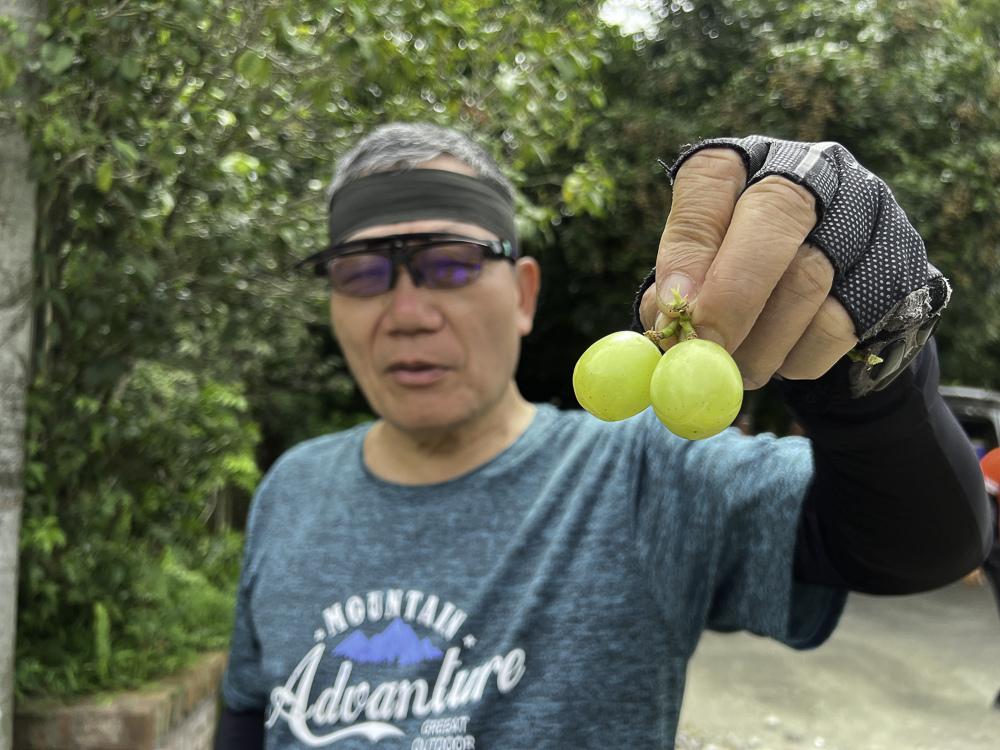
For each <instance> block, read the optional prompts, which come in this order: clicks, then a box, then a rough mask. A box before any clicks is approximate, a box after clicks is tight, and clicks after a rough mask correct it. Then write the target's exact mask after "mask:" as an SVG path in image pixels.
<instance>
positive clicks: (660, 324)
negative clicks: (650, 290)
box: [653, 313, 670, 331]
mask: <svg viewBox="0 0 1000 750" xmlns="http://www.w3.org/2000/svg"><path fill="white" fill-rule="evenodd" d="M668 325H670V318H668V317H667V316H666V315H664V314H663V313H659V314H658V315H657V316H656V322H655V323H654V324H653V330H654V331H662V330H663V329H664V328H666V327H667V326H668Z"/></svg>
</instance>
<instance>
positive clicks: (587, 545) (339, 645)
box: [223, 405, 846, 750]
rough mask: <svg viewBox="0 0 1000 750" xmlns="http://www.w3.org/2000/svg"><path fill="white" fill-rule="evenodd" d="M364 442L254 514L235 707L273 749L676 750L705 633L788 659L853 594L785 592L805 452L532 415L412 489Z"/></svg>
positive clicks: (328, 458) (228, 684)
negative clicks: (500, 445) (505, 438)
mask: <svg viewBox="0 0 1000 750" xmlns="http://www.w3.org/2000/svg"><path fill="white" fill-rule="evenodd" d="M367 429H368V426H361V427H357V428H355V429H352V430H349V431H346V432H342V433H337V434H334V435H329V436H326V437H322V438H318V439H316V440H312V441H309V442H307V443H303V444H302V445H299V446H297V447H296V448H294V449H292V450H291V451H289V452H288V453H287V454H285V455H284V456H283V457H282V458H281V460H280V461H278V462H277V463H276V464H275V466H274V467H273V468H272V470H271V471H270V472H269V473H268V476H267V477H266V478H265V479H264V481H263V482H262V484H261V486H260V488H259V490H258V492H257V495H256V497H255V499H254V503H253V507H252V511H251V515H250V521H249V526H248V532H247V547H246V555H245V560H244V566H243V573H242V579H241V583H240V589H239V598H238V603H237V614H236V627H235V631H234V635H233V645H232V654H231V658H230V663H229V668H228V670H227V673H226V676H225V680H224V684H223V695H224V698H225V701H226V704H227V705H228V706H229V707H230V708H232V709H233V710H235V711H245V710H253V709H256V710H260V709H261V708H265V714H266V716H267V725H268V729H267V745H266V746H267V748H268V750H278V749H279V748H281V749H284V748H301V747H333V748H338V749H340V748H366V749H367V750H370V749H371V748H372V747H373V744H372V743H373V742H375V743H377V744H376V745H374V747H377V748H387V749H389V748H392V749H398V748H411V749H412V750H456V749H457V748H461V749H462V750H471V749H472V748H475V749H476V750H492V749H494V748H527V747H532V748H567V747H641V748H653V747H656V748H671V747H673V743H674V735H675V733H676V729H677V719H678V714H679V711H680V705H681V697H682V694H683V691H684V676H685V671H686V667H687V662H688V659H689V658H690V656H691V654H692V652H693V651H694V648H695V646H696V644H697V643H698V638H699V636H700V634H701V633H702V631H703V630H704V629H706V628H709V629H715V630H723V631H731V630H749V631H751V632H754V633H758V634H760V635H764V636H770V637H772V638H776V639H778V640H780V641H783V642H784V643H786V644H788V645H790V646H793V647H795V648H810V647H813V646H816V645H819V644H820V643H821V642H822V641H823V640H824V639H825V638H826V637H827V636H828V635H829V634H830V632H831V630H832V629H833V627H834V625H835V624H836V621H837V618H838V617H839V614H840V612H841V609H842V608H843V604H844V600H845V597H846V592H842V591H836V590H833V589H826V588H822V587H817V586H806V585H802V584H797V583H793V581H792V555H793V549H794V544H795V531H796V523H797V519H798V513H799V506H800V504H801V502H802V499H803V497H804V495H805V491H806V489H807V487H808V484H809V482H810V479H811V476H812V454H811V450H810V447H809V443H808V441H806V440H803V439H799V438H785V439H781V440H777V439H774V438H772V437H769V436H759V437H756V438H746V437H743V436H742V435H740V434H739V433H738V432H736V431H735V430H729V431H727V432H725V433H723V434H721V435H718V436H716V437H714V438H709V439H707V440H702V441H697V442H690V441H686V440H682V439H680V438H677V437H675V436H673V435H671V434H670V433H669V432H667V430H665V429H664V428H663V427H662V426H661V425H660V424H659V422H658V421H657V420H656V418H655V416H654V415H653V414H652V411H651V410H647V411H646V412H644V413H643V414H642V415H640V416H638V417H635V418H633V419H629V420H626V421H624V422H618V423H613V424H607V423H603V422H599V421H598V420H596V419H594V418H593V417H591V416H590V415H588V414H586V413H584V412H560V411H558V410H556V409H555V408H553V407H550V406H545V405H542V406H539V407H538V413H537V414H536V416H535V418H534V420H533V422H532V423H531V425H530V426H529V428H528V429H527V430H526V431H525V433H524V434H523V435H522V436H521V437H520V438H519V439H518V440H517V441H516V442H515V443H514V444H513V445H511V446H510V447H509V448H508V449H506V450H505V451H503V452H502V453H501V454H500V455H498V456H496V457H495V458H493V459H492V460H490V461H489V462H487V463H486V464H484V465H482V466H480V467H479V468H477V469H475V470H474V471H471V472H469V473H468V474H465V475H463V476H461V477H458V478H456V479H452V480H450V481H447V482H442V483H439V484H434V485H424V486H404V485H398V484H393V483H391V482H386V481H383V480H381V479H379V478H378V477H376V476H374V475H373V474H372V473H371V472H370V471H368V469H367V468H366V467H365V465H364V463H363V460H362V441H363V439H364V436H365V434H366V431H367Z"/></svg>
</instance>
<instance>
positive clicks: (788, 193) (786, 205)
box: [741, 175, 816, 237]
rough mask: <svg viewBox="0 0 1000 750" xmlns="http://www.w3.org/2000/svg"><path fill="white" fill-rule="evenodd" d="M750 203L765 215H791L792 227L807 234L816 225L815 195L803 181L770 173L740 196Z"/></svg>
mask: <svg viewBox="0 0 1000 750" xmlns="http://www.w3.org/2000/svg"><path fill="white" fill-rule="evenodd" d="M741 201H743V202H744V203H745V204H747V205H751V206H753V207H754V208H755V209H756V210H758V211H761V212H762V213H763V216H765V217H773V218H774V219H777V220H778V223H779V224H780V223H784V222H781V219H783V218H785V219H789V220H790V221H791V222H792V226H791V229H792V230H793V231H794V232H795V233H796V234H801V236H802V237H805V236H806V235H807V234H809V232H811V231H812V229H813V227H814V226H815V225H816V196H814V195H813V194H812V193H811V192H810V191H809V190H808V189H807V188H805V187H803V186H802V185H796V184H795V183H794V182H791V181H790V180H787V179H785V178H784V177H779V176H777V175H770V176H768V177H765V178H764V179H763V180H761V181H760V182H756V183H754V184H753V185H751V186H750V187H749V188H747V190H746V192H745V193H744V194H743V197H742V198H741Z"/></svg>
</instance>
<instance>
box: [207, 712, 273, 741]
mask: <svg viewBox="0 0 1000 750" xmlns="http://www.w3.org/2000/svg"><path fill="white" fill-rule="evenodd" d="M213 747H214V749H215V750H264V709H261V710H260V711H240V712H236V711H233V710H231V709H230V708H229V707H227V706H223V707H222V714H221V715H220V716H219V728H218V729H217V730H216V732H215V745H214V746H213Z"/></svg>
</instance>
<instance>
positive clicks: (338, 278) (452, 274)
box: [298, 234, 517, 297]
mask: <svg viewBox="0 0 1000 750" xmlns="http://www.w3.org/2000/svg"><path fill="white" fill-rule="evenodd" d="M516 258H517V252H516V251H515V250H514V246H513V245H512V244H511V243H510V242H508V241H507V240H477V239H473V238H471V237H462V236H461V235H454V234H397V235H393V236H391V237H372V238H370V239H364V240H354V241H352V242H344V243H342V244H340V245H333V246H331V247H328V248H326V249H325V250H321V251H320V252H318V253H316V254H315V255H312V256H310V257H308V258H306V259H305V260H303V261H302V262H301V263H299V264H298V267H299V268H303V267H307V266H312V267H314V268H315V270H316V273H317V275H319V276H326V277H327V278H328V279H329V280H330V286H331V287H332V288H333V290H334V291H335V292H337V293H338V294H343V295H345V296H347V297H374V296H376V295H378V294H384V293H385V292H388V291H389V290H390V289H392V288H393V287H394V286H395V285H396V279H397V277H398V273H399V267H400V266H403V267H404V268H406V271H407V273H409V274H410V278H411V279H412V280H413V283H414V285H416V286H422V287H425V288H427V289H458V288H459V287H463V286H468V285H469V284H471V283H472V282H474V281H475V280H476V279H478V278H479V277H480V275H481V274H482V271H483V262H484V261H486V260H509V261H511V262H512V263H513V262H514V260H516Z"/></svg>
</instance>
